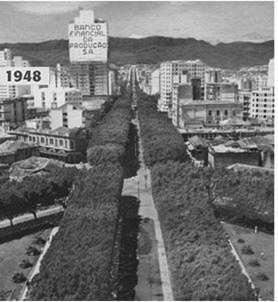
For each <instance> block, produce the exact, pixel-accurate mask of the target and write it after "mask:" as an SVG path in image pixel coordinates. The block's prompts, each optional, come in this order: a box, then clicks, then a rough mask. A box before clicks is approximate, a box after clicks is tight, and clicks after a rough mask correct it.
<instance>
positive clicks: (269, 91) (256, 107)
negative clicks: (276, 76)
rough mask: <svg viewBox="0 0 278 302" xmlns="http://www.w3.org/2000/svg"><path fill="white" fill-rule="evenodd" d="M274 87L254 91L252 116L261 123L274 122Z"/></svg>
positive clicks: (251, 108) (251, 106)
mask: <svg viewBox="0 0 278 302" xmlns="http://www.w3.org/2000/svg"><path fill="white" fill-rule="evenodd" d="M274 107H275V103H274V87H264V88H261V89H259V90H254V91H252V96H251V102H250V116H251V117H252V118H257V119H258V120H259V121H265V122H270V123H273V122H274V110H275V108H274Z"/></svg>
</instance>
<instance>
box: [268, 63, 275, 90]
mask: <svg viewBox="0 0 278 302" xmlns="http://www.w3.org/2000/svg"><path fill="white" fill-rule="evenodd" d="M267 86H268V87H273V86H274V58H273V59H270V60H269V63H268V75H267Z"/></svg>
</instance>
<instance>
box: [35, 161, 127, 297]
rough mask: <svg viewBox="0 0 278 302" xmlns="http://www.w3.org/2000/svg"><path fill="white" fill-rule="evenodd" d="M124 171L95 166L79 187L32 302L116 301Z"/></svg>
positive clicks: (54, 240) (108, 166)
mask: <svg viewBox="0 0 278 302" xmlns="http://www.w3.org/2000/svg"><path fill="white" fill-rule="evenodd" d="M122 184H123V177H122V168H121V167H120V166H119V165H115V164H106V165H98V166H96V167H92V168H91V169H90V170H88V171H87V172H84V175H83V176H82V177H81V178H80V179H79V181H78V182H76V184H75V190H74V193H73V195H72V197H71V199H70V201H69V205H68V207H67V209H66V211H65V214H64V217H63V218H62V221H61V223H60V229H59V232H58V233H57V235H56V236H55V237H54V239H53V242H52V244H51V246H50V248H49V250H48V251H47V253H46V255H45V257H44V258H43V260H42V263H41V267H40V274H39V275H37V276H36V277H35V278H34V280H33V281H32V285H31V289H30V298H31V299H32V300H112V299H113V295H114V294H115V284H114V283H113V278H112V276H111V269H112V258H113V253H114V240H115V234H116V230H117V226H118V209H119V198H120V195H121V190H122Z"/></svg>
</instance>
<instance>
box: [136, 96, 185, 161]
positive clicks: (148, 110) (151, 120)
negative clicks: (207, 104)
mask: <svg viewBox="0 0 278 302" xmlns="http://www.w3.org/2000/svg"><path fill="white" fill-rule="evenodd" d="M138 116H139V121H140V129H141V137H142V139H143V147H144V159H145V162H146V164H147V166H148V167H151V166H153V165H154V164H155V163H158V162H162V161H167V160H178V161H185V160H186V158H187V154H186V150H185V146H184V140H183V138H182V136H181V135H180V134H179V133H178V131H177V129H176V128H175V127H174V125H173V124H172V122H171V121H170V120H169V119H168V117H167V114H166V113H161V112H158V111H157V105H156V98H154V97H150V96H147V95H144V94H143V93H140V98H139V101H138Z"/></svg>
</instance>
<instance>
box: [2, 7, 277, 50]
mask: <svg viewBox="0 0 278 302" xmlns="http://www.w3.org/2000/svg"><path fill="white" fill-rule="evenodd" d="M80 7H82V8H85V9H94V11H95V15H96V17H103V18H104V19H105V20H107V22H108V23H109V35H110V36H114V37H133V38H141V37H147V36H168V37H174V38H189V37H192V38H195V39H199V40H205V41H208V42H210V43H213V44H215V43H218V42H224V43H229V42H233V41H251V42H262V41H267V40H272V39H273V38H274V28H273V23H274V3H273V2H249V1H248V2H232V1H231V2H230V1H223V2H195V3H193V2H149V1H148V2H143V3H142V2H141V3H140V2H107V1H101V2H51V3H50V2H0V26H1V32H0V43H5V42H7V43H16V42H41V41H46V40H53V39H65V38H66V37H67V24H68V22H70V21H72V20H73V18H74V16H76V14H77V11H78V9H79V8H80ZM138 12H140V14H139V13H138ZM168 16H176V18H175V22H171V23H169V22H165V19H167V17H168ZM196 21H197V22H196ZM149 24H152V26H151V27H150V25H149ZM231 28H232V29H233V30H231Z"/></svg>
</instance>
